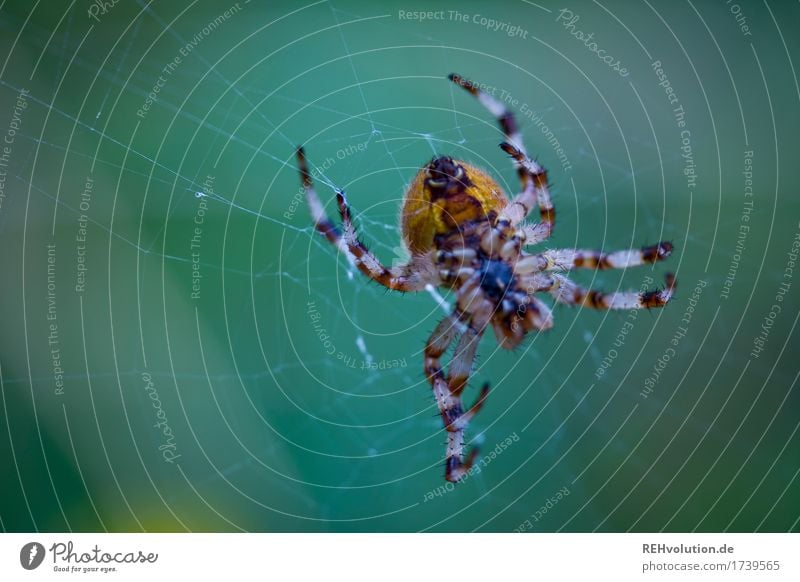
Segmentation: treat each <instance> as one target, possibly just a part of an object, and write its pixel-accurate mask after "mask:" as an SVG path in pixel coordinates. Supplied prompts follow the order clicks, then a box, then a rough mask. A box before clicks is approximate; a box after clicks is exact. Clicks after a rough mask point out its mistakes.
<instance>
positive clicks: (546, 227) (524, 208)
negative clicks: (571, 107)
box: [448, 73, 556, 244]
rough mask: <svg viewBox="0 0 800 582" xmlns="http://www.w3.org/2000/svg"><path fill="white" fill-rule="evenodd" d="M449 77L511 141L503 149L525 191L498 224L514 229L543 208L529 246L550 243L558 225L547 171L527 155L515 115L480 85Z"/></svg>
mask: <svg viewBox="0 0 800 582" xmlns="http://www.w3.org/2000/svg"><path fill="white" fill-rule="evenodd" d="M448 78H449V79H450V80H451V81H453V83H455V84H456V85H458V86H459V87H461V88H463V89H465V90H466V91H467V92H469V93H470V94H471V95H472V96H474V97H475V98H476V99H477V100H478V101H479V102H480V103H481V105H483V106H484V107H485V108H486V109H487V110H488V111H489V113H491V114H492V115H493V116H494V117H495V119H497V123H498V125H500V129H501V130H502V131H503V135H505V138H506V140H507V141H505V142H503V143H502V144H500V147H501V148H503V150H504V151H505V152H506V153H508V154H509V155H510V156H511V158H512V159H513V160H514V166H515V167H516V168H517V173H518V174H519V179H520V183H521V184H522V192H520V193H519V194H518V195H517V196H516V197H515V198H514V199H513V200H512V201H511V203H510V204H509V205H508V206H507V207H506V208H505V209H504V210H503V212H502V213H501V214H500V219H499V220H498V222H499V223H500V224H501V228H502V223H504V222H508V224H509V225H510V226H512V227H516V226H517V225H518V224H520V223H521V222H522V221H523V220H524V219H525V218H526V217H527V216H528V214H529V213H530V211H531V210H532V209H533V206H534V204H536V205H537V206H538V207H539V214H540V216H541V222H540V224H537V225H535V227H533V228H529V229H525V234H526V236H527V240H526V244H536V243H539V242H542V241H544V240H546V239H547V238H548V237H549V236H550V234H551V233H552V231H553V227H554V226H555V218H556V215H555V208H554V207H553V203H552V202H551V201H550V189H549V186H548V185H547V172H546V171H545V170H544V168H542V167H541V166H540V165H539V164H537V163H536V162H535V161H534V160H532V159H530V158H529V157H528V156H527V154H526V153H525V144H524V143H523V141H522V134H521V133H520V132H519V128H518V126H517V122H516V120H515V119H514V114H513V113H512V112H511V110H510V109H508V108H507V107H506V106H505V105H503V103H501V102H500V101H498V100H497V99H495V98H494V97H492V96H491V95H489V94H488V93H486V92H485V91H483V90H482V89H481V88H480V86H479V85H478V84H477V83H474V82H472V81H470V80H468V79H465V78H464V77H462V76H461V75H457V74H455V73H451V74H450V75H448Z"/></svg>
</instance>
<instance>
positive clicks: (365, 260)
mask: <svg viewBox="0 0 800 582" xmlns="http://www.w3.org/2000/svg"><path fill="white" fill-rule="evenodd" d="M297 165H298V168H299V170H300V177H301V180H302V183H303V189H304V190H305V193H306V200H307V202H308V207H309V210H310V211H311V217H312V219H313V220H314V225H315V228H316V229H317V231H319V232H320V233H321V234H322V235H323V236H324V237H325V238H327V239H328V240H329V241H330V242H331V243H332V244H334V245H335V246H337V247H338V248H339V249H341V250H342V251H344V252H346V253H348V256H349V257H350V258H351V260H352V261H353V263H354V264H355V265H356V267H358V270H359V271H361V272H362V273H364V275H366V276H367V277H369V278H370V279H372V280H373V281H377V282H378V283H380V284H381V285H383V286H384V287H387V288H389V289H393V290H395V291H419V290H421V289H424V288H425V285H427V284H428V283H431V284H433V285H438V284H439V280H438V278H437V271H436V270H435V268H434V265H433V261H432V258H431V254H430V253H429V254H424V255H416V256H413V257H412V258H411V261H409V262H408V263H407V264H405V265H399V266H397V267H393V268H391V269H389V268H387V267H385V266H384V265H383V263H381V262H380V260H379V259H378V257H376V256H375V255H374V254H373V253H372V251H370V250H369V249H368V248H367V247H366V246H364V244H363V243H362V242H361V241H360V240H358V235H357V234H356V229H355V226H354V225H353V220H352V215H351V212H350V207H349V206H348V204H347V200H346V199H345V196H344V192H337V193H336V202H337V205H338V207H339V215H340V216H341V218H342V227H343V228H342V229H341V230H340V229H339V228H337V227H336V226H335V225H334V224H333V222H332V221H331V219H330V218H328V215H327V214H326V213H325V209H324V207H323V206H322V202H320V199H319V196H317V192H316V190H315V189H314V184H313V182H312V180H311V173H310V172H309V170H308V162H307V161H306V156H305V151H304V150H303V148H302V147H299V148H297Z"/></svg>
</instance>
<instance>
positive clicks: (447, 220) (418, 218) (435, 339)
mask: <svg viewBox="0 0 800 582" xmlns="http://www.w3.org/2000/svg"><path fill="white" fill-rule="evenodd" d="M448 78H449V79H450V80H451V81H453V82H454V83H455V84H456V85H458V86H460V87H462V88H463V89H465V90H466V91H468V92H469V93H471V94H472V95H473V96H474V97H476V98H477V99H478V101H479V102H480V103H481V104H482V105H483V106H484V107H485V108H486V109H488V111H489V112H490V113H491V114H492V115H493V116H494V117H495V118H496V119H497V122H498V123H499V125H500V129H501V130H502V132H503V134H504V135H505V140H506V141H504V142H503V143H501V144H500V147H501V148H502V149H503V150H504V151H505V152H506V153H507V154H508V155H509V156H510V157H511V159H512V163H513V164H514V166H515V167H516V170H517V173H518V175H519V180H520V183H521V191H520V192H519V193H518V194H517V195H516V196H515V197H514V198H513V199H509V198H508V197H507V196H506V194H505V193H504V192H503V190H502V189H501V188H500V186H499V185H498V184H497V182H495V181H494V180H493V179H492V178H491V177H490V176H489V175H488V174H487V173H486V172H484V171H482V170H480V169H478V168H476V167H474V166H472V165H470V164H468V163H466V162H463V161H460V160H456V159H453V158H451V157H448V156H438V157H434V158H433V159H432V160H431V161H430V162H429V163H428V164H427V165H425V166H424V167H423V168H422V169H420V170H419V172H418V173H417V175H416V177H415V178H414V180H413V181H412V182H411V184H410V186H409V187H408V190H407V192H406V195H405V198H404V201H403V207H402V213H401V229H402V234H403V241H404V243H405V245H406V247H407V248H408V250H409V251H410V254H411V258H410V259H409V260H408V262H407V263H406V264H403V265H398V266H395V267H392V268H387V267H385V266H384V265H383V264H382V263H381V261H380V260H379V259H378V258H377V257H376V256H375V255H374V254H373V253H372V251H370V250H369V249H368V248H367V247H366V246H365V245H364V244H363V243H362V242H361V241H360V240H359V239H358V236H357V234H356V229H355V227H354V226H353V217H352V212H351V210H350V207H349V206H348V204H347V199H346V198H345V195H344V192H342V191H337V192H336V202H337V205H338V208H339V214H340V216H341V220H342V225H341V227H337V226H335V225H334V224H333V222H331V220H330V219H329V218H328V216H327V215H326V213H325V210H324V209H323V206H322V203H321V202H320V199H319V197H318V196H317V193H316V191H315V189H314V186H313V183H312V180H311V174H310V173H309V170H308V163H307V161H306V156H305V152H304V149H303V148H302V147H300V148H298V149H297V161H298V166H299V170H300V176H301V180H302V184H303V188H304V191H305V194H306V198H307V201H308V205H309V208H310V211H311V216H312V219H313V221H314V224H315V226H316V229H317V230H318V231H319V232H320V233H321V234H322V235H323V236H325V238H327V239H328V240H329V241H330V242H331V243H332V244H333V245H335V246H336V247H338V248H339V249H340V250H341V251H342V252H343V253H345V254H346V255H347V256H348V257H349V259H350V260H351V262H352V263H353V264H355V265H356V266H357V267H358V269H359V270H360V271H361V272H362V273H363V274H364V275H366V276H367V277H369V278H370V279H372V280H374V281H377V282H378V283H380V284H381V285H383V286H385V287H387V288H388V289H393V290H395V291H420V290H423V289H425V288H426V287H427V288H430V286H433V287H444V288H446V289H450V290H452V291H453V292H454V294H455V307H454V309H453V311H452V313H451V314H450V315H448V316H446V317H444V318H443V319H442V320H441V321H440V322H439V323H438V325H437V326H436V328H435V329H434V330H433V333H432V334H431V336H430V338H429V339H428V341H427V343H426V345H425V352H424V353H425V366H424V367H425V375H426V377H427V379H428V381H429V382H430V384H431V387H432V388H433V394H434V397H435V399H436V404H437V406H438V408H439V413H440V414H441V417H442V421H443V423H444V428H445V430H446V432H447V448H446V454H445V479H446V480H447V481H451V482H456V481H459V480H460V479H462V478H463V477H464V476H465V475H466V474H467V473H468V472H469V471H470V468H471V467H472V465H473V462H474V460H475V458H476V456H477V452H478V447H477V445H473V447H472V449H471V451H470V453H469V454H468V455H466V458H465V442H464V431H465V430H466V428H467V426H468V425H469V423H470V421H471V420H472V419H473V418H474V417H475V415H476V414H477V413H478V412H479V411H480V409H481V407H482V406H483V404H484V402H485V401H486V397H487V395H488V393H489V384H488V383H485V384H484V385H483V387H482V388H481V390H480V393H479V395H478V396H477V398H476V400H475V402H474V404H472V406H470V407H469V408H466V409H465V408H464V405H463V404H462V394H463V392H464V389H465V388H466V386H467V381H468V379H469V376H470V372H471V371H472V366H473V361H474V359H475V353H476V351H477V348H478V343H479V341H480V339H481V336H482V335H483V333H484V332H485V331H486V329H487V327H489V326H490V325H491V327H492V329H493V330H494V335H495V337H496V338H497V342H498V343H499V345H500V346H501V347H503V348H506V349H512V348H514V347H516V346H518V345H519V344H520V342H521V341H522V340H523V338H524V337H525V336H526V334H527V333H528V332H530V331H532V330H546V329H550V328H551V327H552V326H553V316H552V313H551V310H550V308H549V307H548V306H547V304H545V303H544V302H543V301H542V300H541V299H539V298H538V297H537V296H536V295H537V294H539V293H548V294H550V295H551V296H552V297H553V299H554V300H555V302H556V303H563V304H567V305H578V306H581V307H592V308H595V309H642V308H651V307H662V306H664V305H666V304H667V302H669V301H670V299H671V298H672V295H673V291H674V289H675V277H674V276H673V275H671V274H668V275H667V276H666V286H665V287H664V289H656V290H652V291H646V292H643V293H638V292H634V291H627V292H615V293H604V292H602V291H597V290H593V289H586V288H583V287H581V286H579V285H577V284H575V283H573V282H572V281H571V280H570V279H568V278H567V277H566V276H565V274H564V273H565V272H567V271H570V270H572V269H578V268H589V269H626V268H627V267H633V266H638V265H645V264H649V263H655V262H656V261H660V260H662V259H665V258H667V257H668V256H669V255H670V253H671V252H672V245H671V244H670V243H669V242H660V243H658V244H655V245H652V246H645V247H643V248H640V249H629V250H621V251H616V252H612V253H602V252H599V251H594V250H582V249H549V250H544V251H542V252H539V253H535V254H531V253H527V252H525V250H524V248H525V247H529V246H532V245H535V244H539V243H542V242H544V241H545V240H547V238H548V237H550V235H551V233H552V232H553V226H554V224H555V209H554V207H553V204H552V202H551V201H550V192H549V187H548V182H547V172H546V171H545V169H544V168H543V167H542V166H540V165H539V164H538V163H537V162H536V161H534V160H533V159H531V158H529V157H528V156H527V154H526V153H525V147H524V145H523V143H522V136H521V135H520V133H519V130H518V129H517V124H516V121H515V120H514V116H513V114H512V112H511V111H510V110H508V109H507V108H506V107H505V106H504V105H503V104H502V103H500V102H499V101H497V100H496V99H495V98H493V97H492V96H491V95H489V94H488V93H486V92H485V91H483V90H481V89H480V88H479V86H478V85H477V84H476V83H473V82H471V81H468V80H467V79H464V78H463V77H461V76H459V75H456V74H451V75H449V76H448ZM534 207H538V210H539V222H536V223H526V222H524V221H525V219H526V218H527V216H528V214H529V213H530V212H531V211H532V210H533V209H534ZM453 343H455V349H454V351H453V356H452V358H451V360H450V366H449V368H448V370H447V372H446V373H445V371H444V369H443V367H442V364H441V359H442V355H443V354H444V353H445V351H447V350H448V348H450V346H451V345H452V344H453Z"/></svg>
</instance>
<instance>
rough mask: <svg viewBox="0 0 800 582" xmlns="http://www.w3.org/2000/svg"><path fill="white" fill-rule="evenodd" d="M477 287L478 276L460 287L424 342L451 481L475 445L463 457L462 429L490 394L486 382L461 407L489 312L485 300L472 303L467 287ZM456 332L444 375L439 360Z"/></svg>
mask: <svg viewBox="0 0 800 582" xmlns="http://www.w3.org/2000/svg"><path fill="white" fill-rule="evenodd" d="M476 287H477V279H473V280H471V281H469V282H468V283H466V284H465V285H464V287H462V289H461V290H460V292H459V299H458V304H457V306H456V312H455V314H451V315H449V316H448V317H446V318H444V319H443V320H442V321H441V322H439V325H437V326H436V329H435V330H434V331H433V333H432V334H431V337H430V339H429V340H428V343H427V344H426V345H425V375H426V376H427V377H428V381H429V382H430V383H431V386H432V388H433V393H434V397H435V398H436V404H437V406H438V407H439V413H440V414H441V416H442V421H443V423H444V427H445V430H446V431H447V449H446V455H445V479H446V480H447V481H450V482H456V481H459V480H461V479H462V478H463V477H464V475H466V474H467V473H468V472H469V470H470V469H471V468H472V464H473V462H474V461H475V458H476V456H477V454H478V447H477V445H474V446H473V448H472V450H471V451H470V454H469V455H468V456H467V458H466V460H464V430H465V429H466V428H467V426H468V425H469V422H470V421H471V420H472V418H473V417H474V416H475V415H476V414H477V413H478V411H479V410H480V409H481V407H482V406H483V403H484V402H485V400H486V397H487V395H488V394H489V385H488V384H484V385H483V387H482V388H481V392H480V394H479V396H478V398H477V399H476V401H475V403H474V404H473V405H472V406H471V407H470V408H469V409H467V410H466V411H465V410H464V407H463V404H462V401H461V394H462V392H463V391H464V388H465V387H466V385H467V380H468V379H469V375H470V372H471V370H472V364H473V362H474V360H475V353H476V351H477V349H478V343H479V342H480V338H481V336H482V335H483V331H484V330H485V328H486V323H487V322H488V318H489V317H490V316H491V305H490V304H489V303H488V301H485V300H483V299H478V300H477V303H478V305H474V304H473V303H474V301H473V299H474V298H475V296H474V295H472V294H470V292H469V290H470V289H471V290H474V289H475V288H476ZM465 290H467V292H466V293H465V292H464V291H465ZM462 329H463V332H462V331H461V330H462ZM459 333H461V339H460V340H459V341H458V343H457V344H456V348H455V351H454V354H453V358H452V360H451V362H450V368H449V370H448V373H447V376H445V373H444V371H443V370H442V367H441V362H440V360H441V357H442V354H444V352H445V351H446V350H447V348H448V347H449V346H450V345H451V344H452V342H453V341H454V340H455V338H456V337H457V336H458V335H459Z"/></svg>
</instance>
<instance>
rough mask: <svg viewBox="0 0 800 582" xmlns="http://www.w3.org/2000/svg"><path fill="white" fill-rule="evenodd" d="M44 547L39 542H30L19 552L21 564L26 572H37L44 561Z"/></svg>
mask: <svg viewBox="0 0 800 582" xmlns="http://www.w3.org/2000/svg"><path fill="white" fill-rule="evenodd" d="M44 554H45V552H44V546H43V545H42V544H40V543H39V542H28V543H27V544H25V545H24V546H22V549H21V550H20V551H19V563H20V564H22V567H23V568H25V569H26V570H35V569H36V568H38V567H39V566H41V565H42V562H43V561H44Z"/></svg>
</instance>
